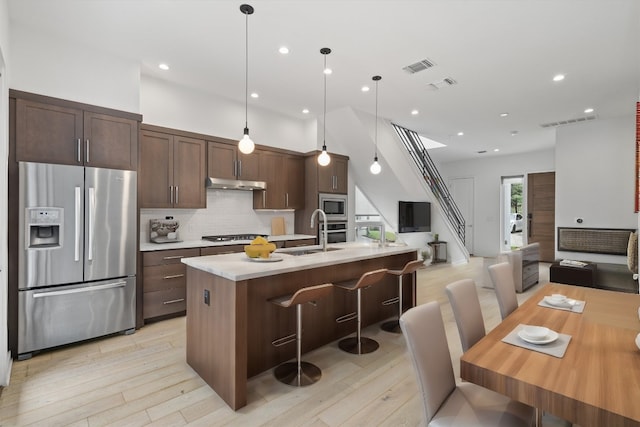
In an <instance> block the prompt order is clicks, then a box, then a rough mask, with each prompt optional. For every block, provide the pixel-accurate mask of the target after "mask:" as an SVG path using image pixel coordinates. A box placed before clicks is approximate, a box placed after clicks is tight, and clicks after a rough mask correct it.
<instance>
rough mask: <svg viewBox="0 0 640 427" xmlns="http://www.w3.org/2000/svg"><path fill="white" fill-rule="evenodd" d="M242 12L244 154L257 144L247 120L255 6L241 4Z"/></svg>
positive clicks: (242, 145)
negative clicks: (250, 22)
mask: <svg viewBox="0 0 640 427" xmlns="http://www.w3.org/2000/svg"><path fill="white" fill-rule="evenodd" d="M240 12H242V13H243V14H244V16H245V69H244V136H243V137H242V139H241V140H240V142H238V150H240V152H241V153H244V154H251V153H252V152H253V149H254V148H255V144H254V143H253V141H252V140H251V138H249V126H248V121H247V109H248V101H249V15H251V14H252V13H253V7H252V6H251V5H248V4H243V5H241V6H240Z"/></svg>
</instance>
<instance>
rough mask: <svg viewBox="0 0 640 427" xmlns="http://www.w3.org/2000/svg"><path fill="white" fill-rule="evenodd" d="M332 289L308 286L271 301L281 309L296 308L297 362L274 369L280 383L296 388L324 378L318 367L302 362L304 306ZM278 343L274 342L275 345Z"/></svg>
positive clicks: (330, 285)
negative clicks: (293, 306)
mask: <svg viewBox="0 0 640 427" xmlns="http://www.w3.org/2000/svg"><path fill="white" fill-rule="evenodd" d="M331 288H333V285H332V284H331V283H325V284H323V285H315V286H308V287H306V288H302V289H298V290H297V291H296V293H294V294H293V295H284V296H281V297H275V298H271V299H270V300H269V301H270V302H271V303H273V304H275V305H277V306H279V307H285V308H288V307H291V306H292V305H295V306H296V335H295V340H296V361H295V362H285V363H281V364H280V365H278V366H277V367H276V368H275V369H274V371H273V375H274V376H275V377H276V379H277V380H278V381H280V382H283V383H285V384H288V385H292V386H295V387H303V386H307V385H311V384H313V383H315V382H316V381H318V380H319V379H320V377H321V376H322V371H321V370H320V368H318V367H317V366H316V365H314V364H312V363H309V362H302V361H301V360H300V356H301V354H302V304H305V303H312V304H314V303H315V301H316V300H317V299H320V298H323V297H325V296H327V295H329V294H330V293H331ZM288 338H289V337H285V338H284V340H286V339H288ZM276 341H281V340H276ZM276 341H274V345H275V344H276ZM291 341H293V340H292V339H289V340H286V341H281V342H280V343H279V344H278V345H283V344H286V343H289V342H291Z"/></svg>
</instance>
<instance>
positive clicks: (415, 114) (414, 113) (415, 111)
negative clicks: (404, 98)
mask: <svg viewBox="0 0 640 427" xmlns="http://www.w3.org/2000/svg"><path fill="white" fill-rule="evenodd" d="M418 113H420V112H419V111H418V110H411V115H412V116H417V115H418Z"/></svg>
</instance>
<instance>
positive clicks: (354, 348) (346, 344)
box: [338, 337, 380, 354]
mask: <svg viewBox="0 0 640 427" xmlns="http://www.w3.org/2000/svg"><path fill="white" fill-rule="evenodd" d="M338 347H340V349H341V350H342V351H346V352H347V353H351V354H367V353H373V352H374V351H376V350H377V349H378V347H380V345H379V344H378V342H377V341H376V340H372V339H371V338H367V337H360V349H359V350H360V351H358V338H357V337H349V338H344V339H341V340H340V341H339V342H338Z"/></svg>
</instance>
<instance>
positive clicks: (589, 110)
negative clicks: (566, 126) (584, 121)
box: [584, 108, 593, 114]
mask: <svg viewBox="0 0 640 427" xmlns="http://www.w3.org/2000/svg"><path fill="white" fill-rule="evenodd" d="M584 112H585V113H587V114H589V113H593V108H587V109H586V110H584Z"/></svg>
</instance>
